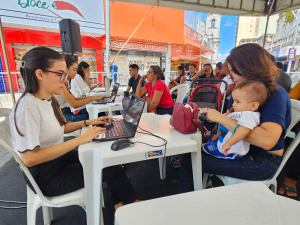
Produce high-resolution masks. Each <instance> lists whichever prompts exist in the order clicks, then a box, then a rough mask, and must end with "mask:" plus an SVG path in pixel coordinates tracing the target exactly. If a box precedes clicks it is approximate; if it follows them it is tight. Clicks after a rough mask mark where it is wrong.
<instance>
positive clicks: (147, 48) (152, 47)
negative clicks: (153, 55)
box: [110, 40, 168, 52]
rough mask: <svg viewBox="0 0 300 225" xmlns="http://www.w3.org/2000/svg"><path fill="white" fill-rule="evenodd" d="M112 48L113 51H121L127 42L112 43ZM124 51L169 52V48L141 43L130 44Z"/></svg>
mask: <svg viewBox="0 0 300 225" xmlns="http://www.w3.org/2000/svg"><path fill="white" fill-rule="evenodd" d="M110 44H111V47H112V49H113V50H119V49H121V48H122V47H123V45H124V44H125V41H115V40H114V41H111V43H110ZM123 50H132V51H149V52H168V46H166V45H154V44H147V43H139V42H128V43H127V44H126V46H125V47H124V48H123Z"/></svg>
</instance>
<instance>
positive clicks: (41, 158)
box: [21, 126, 104, 167]
mask: <svg viewBox="0 0 300 225" xmlns="http://www.w3.org/2000/svg"><path fill="white" fill-rule="evenodd" d="M103 129H104V128H101V127H96V126H94V127H92V128H90V129H89V130H88V131H87V132H85V133H84V134H83V135H81V136H80V137H78V138H74V139H72V140H69V141H66V142H63V143H61V144H58V145H54V146H51V147H44V148H40V147H36V148H35V149H34V150H32V151H25V152H23V153H21V158H22V161H23V162H24V164H25V165H26V166H27V167H32V166H36V165H39V164H41V163H45V162H48V161H51V160H53V159H56V158H58V157H60V156H62V155H64V154H66V153H68V152H70V151H72V150H73V149H74V148H75V147H77V146H79V145H81V144H85V143H88V142H89V141H90V140H92V139H93V138H95V137H97V136H98V135H99V134H101V133H102V132H103Z"/></svg>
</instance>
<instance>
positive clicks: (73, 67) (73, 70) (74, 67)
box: [67, 63, 77, 79]
mask: <svg viewBox="0 0 300 225" xmlns="http://www.w3.org/2000/svg"><path fill="white" fill-rule="evenodd" d="M67 74H68V79H74V77H75V75H76V74H77V63H73V64H72V65H71V66H70V67H69V68H67Z"/></svg>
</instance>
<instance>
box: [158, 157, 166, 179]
mask: <svg viewBox="0 0 300 225" xmlns="http://www.w3.org/2000/svg"><path fill="white" fill-rule="evenodd" d="M164 161H165V162H164ZM158 166H159V173H160V179H162V180H164V179H166V177H167V175H166V172H167V157H161V158H158Z"/></svg>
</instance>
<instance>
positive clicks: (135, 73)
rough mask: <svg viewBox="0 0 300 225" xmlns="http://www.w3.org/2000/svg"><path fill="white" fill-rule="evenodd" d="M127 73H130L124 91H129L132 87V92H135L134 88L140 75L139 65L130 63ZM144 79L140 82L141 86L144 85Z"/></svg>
mask: <svg viewBox="0 0 300 225" xmlns="http://www.w3.org/2000/svg"><path fill="white" fill-rule="evenodd" d="M129 74H130V76H131V77H130V79H129V82H128V87H127V90H126V91H130V89H131V88H132V92H133V93H135V92H136V88H137V86H138V84H139V80H140V79H141V75H139V66H138V65H137V64H131V65H130V66H129ZM144 85H145V81H143V82H142V87H144Z"/></svg>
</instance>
